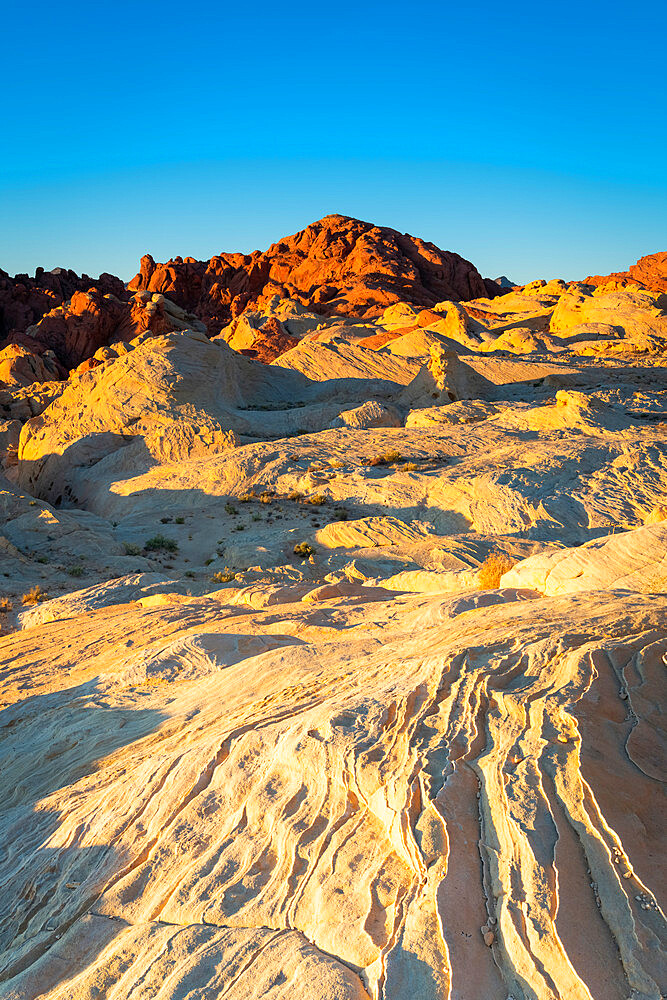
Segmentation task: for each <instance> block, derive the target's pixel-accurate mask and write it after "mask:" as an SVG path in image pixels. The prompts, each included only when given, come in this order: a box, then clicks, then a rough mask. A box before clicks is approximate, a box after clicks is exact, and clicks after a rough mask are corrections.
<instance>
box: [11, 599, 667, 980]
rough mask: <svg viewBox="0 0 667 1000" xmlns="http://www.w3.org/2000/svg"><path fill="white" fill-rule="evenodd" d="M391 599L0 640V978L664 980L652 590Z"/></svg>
mask: <svg viewBox="0 0 667 1000" xmlns="http://www.w3.org/2000/svg"><path fill="white" fill-rule="evenodd" d="M528 593H529V592H528ZM387 596H388V597H390V599H389V600H387V599H384V600H382V599H377V595H375V599H374V600H364V599H363V598H361V599H355V598H350V599H348V600H347V601H340V600H339V601H330V602H327V601H324V602H317V603H315V604H312V603H311V604H306V605H304V604H303V602H299V603H291V604H290V603H288V604H284V605H281V606H280V607H278V608H275V607H272V608H270V609H266V610H265V611H263V612H254V611H251V610H250V609H247V608H246V609H241V608H232V607H229V606H227V607H224V606H223V607H222V608H221V607H220V606H219V605H218V606H217V609H216V610H215V611H214V610H213V609H212V606H211V602H207V601H206V600H205V599H202V600H201V601H199V602H197V601H193V602H192V603H191V604H190V605H188V607H187V609H184V608H180V609H174V608H171V609H169V610H165V609H163V608H156V609H149V610H146V609H143V608H139V607H138V606H136V605H123V606H120V607H116V608H112V609H103V610H101V611H99V612H96V613H92V614H89V615H87V616H81V617H78V618H74V619H67V620H65V621H61V622H60V623H57V622H56V623H51V624H49V625H47V626H40V627H37V628H36V629H32V630H28V631H27V632H22V633H17V634H16V635H14V636H13V637H8V639H6V640H5V644H4V655H5V658H6V659H5V664H4V666H5V667H6V666H7V665H8V664H9V663H10V662H11V663H12V666H13V677H14V681H15V683H18V684H19V686H20V685H21V680H20V677H21V668H23V669H25V670H30V671H31V675H32V677H33V679H34V685H35V688H36V692H35V693H36V694H37V695H38V696H36V697H32V698H30V699H28V700H20V693H19V700H18V701H17V702H16V703H15V705H14V706H13V707H11V708H6V709H5V710H4V712H3V716H2V721H3V723H4V725H3V729H2V755H3V770H2V775H3V777H2V781H3V819H2V825H3V831H2V832H3V836H2V843H3V862H2V869H1V872H2V875H1V878H2V889H1V892H2V898H3V899H4V900H11V901H12V906H11V908H6V909H4V913H3V920H2V945H3V948H4V949H5V950H4V951H3V953H2V965H1V966H0V967H1V968H2V974H3V978H4V984H3V987H2V996H3V997H7V998H12V1000H19V998H20V1000H27V998H29V997H37V996H44V997H49V998H53V1000H55V998H59V1000H61V998H62V1000H64V998H66V997H67V998H70V997H71V998H76V1000H79V998H84V997H86V998H88V997H92V996H105V997H107V996H108V997H118V998H119V997H133V998H134V997H140V996H141V997H144V996H151V997H160V998H167V997H170V998H171V997H174V998H175V997H185V996H188V997H189V996H196V997H204V996H206V997H223V996H224V997H227V998H231V997H234V998H236V997H238V998H242V997H259V996H265V995H270V996H271V997H287V996H294V995H295V991H298V995H300V996H305V997H318V998H320V997H327V998H328V997H332V998H333V997H345V998H347V997H350V998H352V997H354V998H361V997H367V996H368V997H385V998H398V997H405V996H407V995H408V994H410V995H412V996H415V997H425V998H426V997H447V996H451V997H460V998H469V1000H473V998H477V997H482V996H483V997H493V998H495V997H498V998H502V1000H505V998H506V997H507V996H508V995H511V996H514V997H530V998H540V1000H541V998H550V1000H551V998H561V997H563V998H564V997H568V998H582V1000H583V998H589V997H608V998H616V997H618V998H624V997H627V996H629V995H632V996H634V997H655V998H657V997H658V996H659V985H658V982H659V976H660V952H659V938H660V935H661V932H662V927H663V924H662V915H661V913H660V910H659V909H658V906H657V903H656V900H655V898H654V895H653V892H654V890H655V889H657V887H658V886H659V884H660V870H659V857H658V841H659V837H660V834H661V822H660V819H659V814H658V809H657V804H658V798H657V795H658V787H659V786H658V782H657V779H658V777H659V770H658V769H659V760H658V757H657V755H656V747H657V746H659V743H658V742H656V736H657V725H658V722H659V719H658V709H657V708H656V705H657V704H658V697H659V693H660V690H659V685H660V675H661V671H662V669H663V660H664V655H665V652H666V651H667V619H666V616H665V601H664V598H662V597H659V596H651V595H639V594H634V595H630V594H625V595H620V594H618V593H602V592H599V593H586V594H581V595H574V596H570V597H562V598H537V597H535V598H534V599H531V600H525V599H523V600H522V599H519V598H521V597H522V596H523V595H522V594H521V593H520V592H515V591H507V590H506V591H498V592H496V593H495V594H494V595H493V597H492V600H493V601H495V602H496V603H492V605H491V606H476V605H480V604H485V603H488V602H482V601H480V600H477V599H476V598H475V597H469V598H463V597H461V598H458V597H457V598H447V599H444V600H443V598H442V596H434V597H429V598H426V599H425V598H424V597H423V595H419V597H415V596H414V595H407V596H403V597H396V596H393V595H387ZM489 596H490V597H491V596H492V595H489ZM526 596H527V594H526ZM121 636H122V638H121ZM126 644H127V645H126ZM119 649H125V650H126V651H125V652H124V653H123V654H122V655H121V654H120V653H119ZM3 676H4V675H3ZM40 692H43V693H40ZM3 696H4V697H5V698H8V699H9V698H11V692H10V691H9V690H8V689H7V685H5V690H4V692H3ZM9 946H11V947H9ZM188 984H190V985H189V986H188Z"/></svg>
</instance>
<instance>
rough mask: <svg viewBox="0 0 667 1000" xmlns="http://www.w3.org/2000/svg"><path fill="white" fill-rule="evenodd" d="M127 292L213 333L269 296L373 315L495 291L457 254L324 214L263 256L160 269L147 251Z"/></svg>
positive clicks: (177, 261) (184, 262)
mask: <svg viewBox="0 0 667 1000" xmlns="http://www.w3.org/2000/svg"><path fill="white" fill-rule="evenodd" d="M490 284H491V285H492V286H493V285H494V283H493V282H491V283H490ZM129 288H130V289H131V290H133V291H139V290H147V291H150V292H162V293H164V294H165V295H168V296H169V298H171V299H173V300H174V301H175V302H177V303H178V304H179V305H181V306H182V307H183V308H185V309H190V310H192V311H193V312H195V313H196V314H197V315H198V316H199V317H200V318H201V319H203V320H204V322H205V323H206V325H207V327H208V331H209V334H213V335H215V334H217V333H219V332H220V330H221V329H222V327H224V326H226V325H227V324H228V323H229V321H230V320H231V319H234V318H235V317H237V316H239V315H240V314H241V313H242V312H243V311H244V310H245V309H246V308H248V307H249V308H251V309H260V308H261V307H262V305H263V304H264V303H265V302H266V301H267V300H269V299H270V298H272V297H274V296H278V297H279V298H281V299H284V298H291V299H294V300H296V301H298V302H300V303H302V304H303V305H304V306H306V307H307V308H309V309H312V310H313V311H315V312H317V313H319V314H321V315H325V316H326V315H331V314H333V313H336V314H340V315H344V316H355V317H374V316H378V315H380V314H381V313H382V312H383V311H384V309H386V307H387V306H389V305H391V304H392V303H394V302H402V301H406V302H413V303H415V304H417V305H421V306H434V305H435V304H436V303H437V302H440V301H442V300H443V299H450V300H457V301H458V300H461V299H473V298H478V297H481V296H489V295H495V294H499V293H500V289H496V288H495V287H488V286H487V284H486V282H485V280H484V279H483V278H482V276H481V275H480V273H479V272H478V271H477V269H476V268H475V267H474V265H473V264H471V263H470V261H467V260H464V258H463V257H460V256H459V255H458V254H456V253H452V252H450V251H448V250H440V249H439V248H438V247H436V246H435V245H434V244H433V243H426V242H424V241H423V240H421V239H418V238H416V237H413V236H408V235H404V234H402V233H399V232H397V231H396V230H395V229H389V228H387V227H384V226H374V225H372V224H371V223H369V222H360V221H359V220H358V219H351V218H348V217H347V216H344V215H328V216H326V217H325V218H324V219H321V220H320V221H319V222H314V223H313V224H312V225H310V226H307V227H306V228H305V229H303V230H302V231H301V232H299V233H296V234H295V235H294V236H289V237H286V238H285V239H283V240H280V241H279V242H278V243H274V244H273V246H271V247H269V249H268V250H267V251H265V252H260V251H255V252H253V253H252V254H240V253H229V254H220V255H219V256H217V257H212V258H211V260H209V261H196V260H194V258H192V257H186V258H182V257H175V258H174V259H173V260H170V261H167V263H165V264H157V263H156V262H155V261H154V260H153V258H152V257H151V256H150V255H148V254H147V255H146V256H144V257H142V259H141V270H140V272H139V274H137V275H136V277H135V278H133V279H132V281H131V282H130V284H129Z"/></svg>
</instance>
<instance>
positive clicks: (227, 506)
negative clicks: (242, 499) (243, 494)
mask: <svg viewBox="0 0 667 1000" xmlns="http://www.w3.org/2000/svg"><path fill="white" fill-rule="evenodd" d="M225 510H226V511H227V513H228V514H238V511H237V509H236V507H235V506H234V505H233V504H231V503H226V504H225Z"/></svg>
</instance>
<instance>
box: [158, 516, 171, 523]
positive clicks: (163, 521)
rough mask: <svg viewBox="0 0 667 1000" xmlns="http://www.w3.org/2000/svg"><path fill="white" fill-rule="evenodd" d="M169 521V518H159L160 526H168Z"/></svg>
mask: <svg viewBox="0 0 667 1000" xmlns="http://www.w3.org/2000/svg"><path fill="white" fill-rule="evenodd" d="M170 521H171V518H170V517H161V518H160V524H169V522H170Z"/></svg>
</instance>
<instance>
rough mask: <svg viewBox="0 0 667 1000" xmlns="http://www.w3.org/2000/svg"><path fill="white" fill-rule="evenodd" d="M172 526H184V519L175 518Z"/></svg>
mask: <svg viewBox="0 0 667 1000" xmlns="http://www.w3.org/2000/svg"><path fill="white" fill-rule="evenodd" d="M174 524H185V518H184V517H175V518H174Z"/></svg>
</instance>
